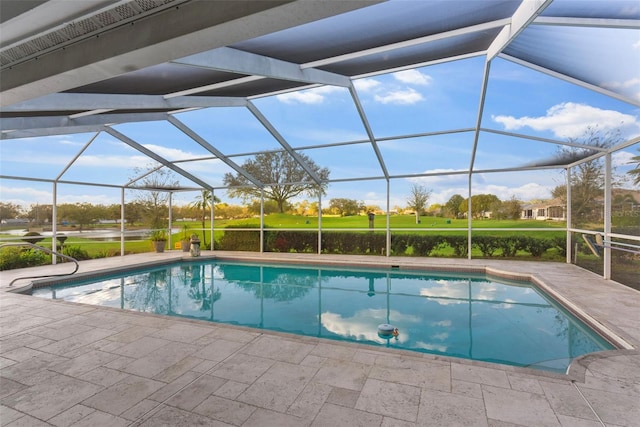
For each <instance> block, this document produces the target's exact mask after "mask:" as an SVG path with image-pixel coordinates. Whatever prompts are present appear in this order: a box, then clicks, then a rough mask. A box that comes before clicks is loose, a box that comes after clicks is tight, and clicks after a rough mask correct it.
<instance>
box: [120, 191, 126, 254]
mask: <svg viewBox="0 0 640 427" xmlns="http://www.w3.org/2000/svg"><path fill="white" fill-rule="evenodd" d="M124 222H125V219H124V187H122V189H121V190H120V256H124V233H125V225H124Z"/></svg>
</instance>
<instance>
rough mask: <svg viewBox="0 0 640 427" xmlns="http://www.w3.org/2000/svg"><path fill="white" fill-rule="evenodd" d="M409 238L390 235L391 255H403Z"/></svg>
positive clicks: (403, 235)
mask: <svg viewBox="0 0 640 427" xmlns="http://www.w3.org/2000/svg"><path fill="white" fill-rule="evenodd" d="M409 237H410V236H409V235H407V234H392V235H391V253H392V254H393V255H405V254H406V253H407V248H408V247H409Z"/></svg>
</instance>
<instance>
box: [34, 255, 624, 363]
mask: <svg viewBox="0 0 640 427" xmlns="http://www.w3.org/2000/svg"><path fill="white" fill-rule="evenodd" d="M33 295H35V296H38V297H44V298H57V299H64V300H67V301H74V302H81V303H86V304H94V305H102V306H109V307H120V308H123V309H128V310H137V311H143V312H151V313H158V314H165V315H171V316H179V317H186V318H192V319H201V320H209V321H215V322H222V323H230V324H235V325H242V326H248V327H253V328H261V329H269V330H274V331H281V332H289V333H294V334H300V335H307V336H315V337H322V338H329V339H335V340H343V341H353V342H360V343H366V344H370V345H375V346H384V347H394V348H399V349H405V350H413V351H417V352H423V353H432V354H441V355H447V356H454V357H462V358H466V359H473V360H482V361H489V362H497V363H503V364H509V365H516V366H528V367H533V368H538V369H544V370H550V371H556V372H565V371H566V369H567V367H568V366H569V363H570V362H571V360H572V359H573V358H575V357H578V356H581V355H583V354H587V353H591V352H595V351H601V350H609V349H613V348H614V347H613V346H612V345H610V344H609V343H608V342H607V341H605V340H604V339H603V338H601V337H600V336H599V335H597V334H596V333H595V332H593V331H592V330H591V329H590V328H588V327H587V326H586V325H584V324H583V323H582V322H581V321H580V320H578V319H577V318H575V317H574V316H573V315H571V314H570V313H569V312H568V311H566V310H565V309H563V308H562V307H561V306H560V305H559V304H557V303H556V302H555V301H553V300H552V299H551V298H549V297H548V296H546V295H545V294H543V293H542V292H541V291H539V290H538V289H537V288H536V287H534V286H533V285H532V284H531V283H529V282H516V281H511V280H503V279H497V278H493V277H487V276H485V275H480V274H464V275H461V274H454V273H447V274H437V273H428V272H417V271H401V270H396V269H391V270H384V269H379V270H363V269H357V268H354V269H342V268H336V267H323V266H313V267H311V266H290V265H257V264H247V263H238V262H226V261H225V262H221V261H207V262H186V263H182V264H171V265H167V266H163V267H158V268H154V269H150V270H139V271H135V272H128V273H126V274H125V275H122V276H118V277H115V276H109V277H104V278H99V279H95V278H94V279H92V280H91V281H83V282H78V283H73V284H64V285H58V286H54V287H49V288H40V289H34V290H33ZM380 324H390V325H393V326H394V327H396V328H398V331H399V334H398V336H396V337H394V336H380V334H379V333H378V326H379V325H380Z"/></svg>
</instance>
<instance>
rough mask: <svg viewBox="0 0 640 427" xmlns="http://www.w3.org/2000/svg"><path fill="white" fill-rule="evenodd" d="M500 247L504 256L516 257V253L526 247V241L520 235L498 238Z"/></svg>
mask: <svg viewBox="0 0 640 427" xmlns="http://www.w3.org/2000/svg"><path fill="white" fill-rule="evenodd" d="M496 243H497V245H498V248H499V249H500V250H501V251H502V256H503V257H514V256H516V253H517V252H518V251H519V250H521V249H524V248H525V245H524V242H523V241H522V239H521V238H520V237H519V236H507V237H501V238H499V239H497V242H496Z"/></svg>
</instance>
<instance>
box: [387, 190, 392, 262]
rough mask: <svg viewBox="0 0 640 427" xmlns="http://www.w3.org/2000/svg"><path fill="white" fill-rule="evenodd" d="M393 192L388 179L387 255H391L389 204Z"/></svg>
mask: <svg viewBox="0 0 640 427" xmlns="http://www.w3.org/2000/svg"><path fill="white" fill-rule="evenodd" d="M390 192H391V188H390V186H389V180H387V239H386V251H387V256H390V255H391V220H390V215H391V213H390V209H391V207H390V206H389V193H390Z"/></svg>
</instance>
